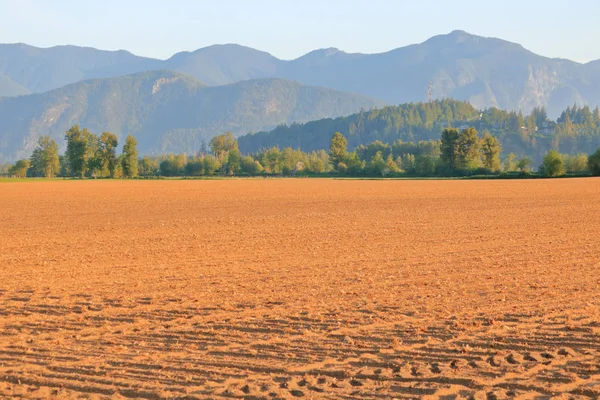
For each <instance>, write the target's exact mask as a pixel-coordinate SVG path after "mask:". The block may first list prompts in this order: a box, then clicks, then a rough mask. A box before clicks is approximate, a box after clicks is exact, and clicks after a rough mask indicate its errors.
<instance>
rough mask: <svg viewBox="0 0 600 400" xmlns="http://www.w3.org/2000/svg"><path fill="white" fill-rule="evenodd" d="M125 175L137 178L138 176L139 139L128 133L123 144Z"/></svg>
mask: <svg viewBox="0 0 600 400" xmlns="http://www.w3.org/2000/svg"><path fill="white" fill-rule="evenodd" d="M121 165H122V166H123V176H125V177H126V178H135V177H136V176H138V151H137V140H136V139H135V138H134V137H133V136H131V135H128V136H127V138H126V139H125V145H124V146H123V160H122V162H121Z"/></svg>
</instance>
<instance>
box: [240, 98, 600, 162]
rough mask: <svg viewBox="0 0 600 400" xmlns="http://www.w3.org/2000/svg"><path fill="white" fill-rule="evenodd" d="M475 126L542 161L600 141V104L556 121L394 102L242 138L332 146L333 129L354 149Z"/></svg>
mask: <svg viewBox="0 0 600 400" xmlns="http://www.w3.org/2000/svg"><path fill="white" fill-rule="evenodd" d="M452 127H454V128H458V129H460V130H462V129H465V128H468V127H473V128H475V129H476V130H478V131H479V132H482V133H486V132H489V133H491V135H492V136H494V137H497V138H498V139H499V140H500V142H501V143H502V146H503V152H504V153H503V154H504V155H508V154H509V153H514V154H515V155H516V156H517V157H519V158H523V157H525V156H527V157H529V158H531V159H532V162H533V163H534V164H536V165H538V164H539V163H541V161H542V159H543V157H544V156H545V154H546V152H548V151H549V150H552V149H555V150H557V151H559V152H560V153H568V154H571V155H574V154H578V153H584V152H587V151H589V149H595V148H597V147H599V146H600V109H598V108H595V109H593V110H592V109H591V108H590V107H589V106H578V105H577V104H575V105H573V106H572V107H568V108H567V109H566V110H565V111H563V113H562V114H561V116H560V117H559V118H558V119H557V120H551V119H550V118H549V117H548V115H547V112H546V109H545V108H543V107H540V108H535V109H534V110H533V111H532V112H531V113H530V114H528V115H524V114H523V113H521V112H515V111H505V110H501V109H498V108H489V109H486V110H482V111H479V110H477V109H476V108H475V107H473V106H472V105H471V104H469V103H467V102H461V101H456V100H452V99H444V100H437V101H433V102H430V103H408V104H403V105H399V106H388V107H383V108H379V109H372V110H368V111H364V110H363V111H361V112H359V113H356V114H353V115H350V116H347V117H340V118H335V119H323V120H319V121H312V122H308V123H306V124H292V125H289V126H285V125H282V126H279V127H277V128H276V129H275V130H273V131H271V132H259V133H255V134H251V135H246V136H243V137H241V138H240V139H239V140H240V148H241V149H242V150H243V151H245V152H249V153H251V152H255V151H258V150H259V149H261V148H263V147H264V148H268V147H271V146H273V145H274V144H278V145H280V146H281V147H292V148H299V149H302V150H304V151H312V150H317V149H321V148H326V147H327V145H328V143H327V141H328V140H329V138H331V134H332V133H333V132H340V133H342V134H343V135H344V136H345V137H346V138H347V140H348V147H349V148H350V149H354V148H356V147H358V146H360V145H363V144H367V143H371V142H374V141H378V140H379V141H382V142H384V143H393V142H395V141H396V140H402V141H404V142H419V141H428V140H436V139H438V138H439V135H440V132H442V131H443V130H444V129H446V128H452Z"/></svg>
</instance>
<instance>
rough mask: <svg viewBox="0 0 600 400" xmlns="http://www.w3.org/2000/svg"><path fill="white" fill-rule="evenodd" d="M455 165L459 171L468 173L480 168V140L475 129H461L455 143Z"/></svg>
mask: <svg viewBox="0 0 600 400" xmlns="http://www.w3.org/2000/svg"><path fill="white" fill-rule="evenodd" d="M456 146H457V149H456V152H457V160H456V161H457V163H456V168H457V169H458V170H460V171H468V170H471V169H475V168H478V167H480V166H481V153H480V148H481V140H480V138H479V134H478V133H477V130H476V129H475V128H467V129H463V130H462V131H461V132H460V134H459V135H458V139H457V141H456Z"/></svg>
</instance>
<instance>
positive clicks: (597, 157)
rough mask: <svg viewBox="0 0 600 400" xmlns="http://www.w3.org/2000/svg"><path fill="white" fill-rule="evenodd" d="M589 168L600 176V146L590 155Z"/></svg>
mask: <svg viewBox="0 0 600 400" xmlns="http://www.w3.org/2000/svg"><path fill="white" fill-rule="evenodd" d="M596 110H597V109H596ZM588 168H589V170H590V172H591V173H592V174H594V175H596V176H600V148H598V150H596V152H595V153H594V154H592V155H591V156H589V158H588Z"/></svg>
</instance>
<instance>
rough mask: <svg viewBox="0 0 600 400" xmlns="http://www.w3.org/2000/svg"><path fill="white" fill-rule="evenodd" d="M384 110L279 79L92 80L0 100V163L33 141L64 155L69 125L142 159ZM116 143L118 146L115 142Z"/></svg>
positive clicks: (162, 76) (166, 76) (169, 76)
mask: <svg viewBox="0 0 600 400" xmlns="http://www.w3.org/2000/svg"><path fill="white" fill-rule="evenodd" d="M382 105H383V103H381V102H378V101H375V100H371V99H369V98H366V97H364V96H359V95H355V94H349V93H342V92H338V91H336V90H332V89H325V88H319V87H311V86H304V85H301V84H299V83H297V82H292V81H286V80H281V79H274V78H269V79H261V80H247V81H242V82H238V83H235V84H231V85H225V86H216V87H209V86H206V85H204V84H203V83H201V82H200V81H198V80H196V79H195V78H193V77H190V76H188V75H184V74H181V73H178V72H173V71H163V70H161V71H150V72H141V73H137V74H133V75H126V76H121V77H116V78H105V79H93V80H86V81H82V82H77V83H74V84H71V85H67V86H65V87H63V88H60V89H55V90H52V91H49V92H45V93H41V94H32V95H28V96H20V97H13V98H4V99H0V161H2V160H3V159H5V160H14V159H17V158H22V157H28V156H29V154H30V153H31V151H33V149H34V148H35V146H36V142H37V139H38V137H40V136H43V135H49V136H51V137H52V138H54V139H56V141H57V142H58V143H59V145H60V146H61V148H62V150H64V146H65V142H64V140H63V138H64V133H65V131H66V130H67V129H69V128H70V127H71V126H72V125H74V124H80V125H82V126H84V127H87V128H89V129H90V130H91V131H92V132H96V133H101V132H103V131H110V132H114V133H117V134H118V136H120V138H121V139H123V138H124V136H125V135H126V134H128V133H130V134H133V135H135V136H136V137H137V139H138V142H139V149H140V151H141V152H142V153H143V154H152V153H168V152H188V153H195V152H197V151H198V150H199V149H200V148H201V146H202V144H203V143H205V144H206V143H207V142H208V141H209V140H210V138H211V137H212V136H214V135H215V134H218V133H222V132H226V131H231V132H233V133H234V134H236V136H239V135H241V134H244V133H248V132H249V131H259V130H264V129H271V128H274V127H276V126H277V125H280V124H284V123H288V124H289V123H291V122H294V121H310V120H315V119H320V118H325V117H331V116H338V115H348V114H352V113H353V112H356V111H357V110H360V109H361V108H371V107H376V106H382ZM121 141H122V140H121Z"/></svg>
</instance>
